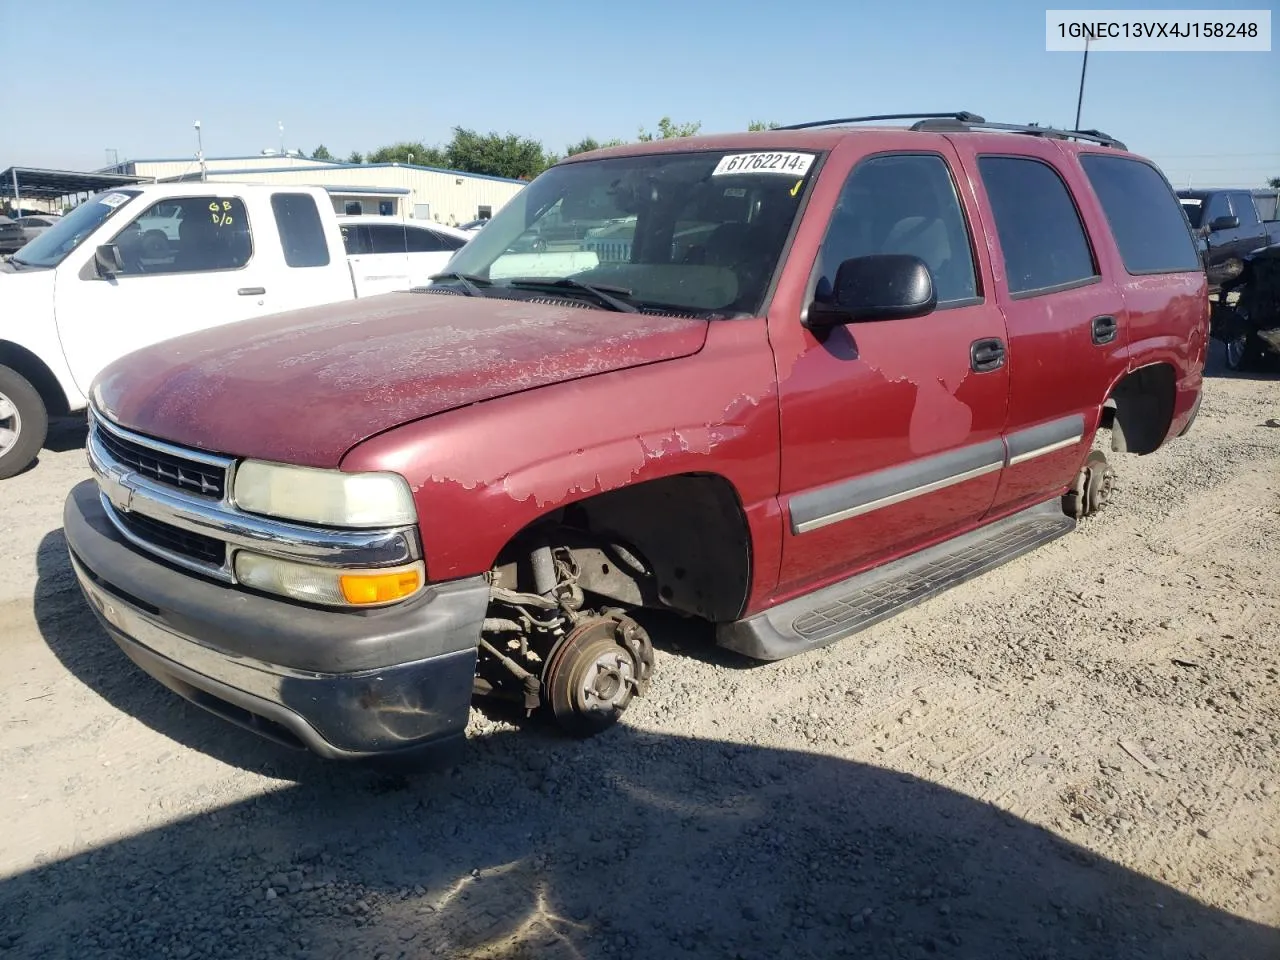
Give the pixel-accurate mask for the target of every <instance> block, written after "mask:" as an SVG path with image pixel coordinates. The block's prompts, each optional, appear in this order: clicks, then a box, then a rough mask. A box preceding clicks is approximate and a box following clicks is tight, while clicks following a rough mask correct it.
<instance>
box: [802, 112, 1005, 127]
mask: <svg viewBox="0 0 1280 960" xmlns="http://www.w3.org/2000/svg"><path fill="white" fill-rule="evenodd" d="M933 119H938V120H943V119H945V120H952V121H955V122H957V123H985V122H986V121H985V120H983V119H982V117H980V116H978V115H977V114H976V113H970V112H969V111H968V110H958V111H955V112H953V113H882V114H879V115H878V116H873V117H842V118H841V119H838V120H811V121H809V122H808V123H789V124H787V125H786V126H782V127H778V129H779V130H808V129H809V128H811V127H833V126H835V125H837V124H841V123H870V122H872V121H875V120H933Z"/></svg>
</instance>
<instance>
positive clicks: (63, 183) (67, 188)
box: [0, 167, 154, 200]
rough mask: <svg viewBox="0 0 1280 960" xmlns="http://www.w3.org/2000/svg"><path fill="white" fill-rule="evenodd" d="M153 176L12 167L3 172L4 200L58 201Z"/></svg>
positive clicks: (0, 194) (0, 192)
mask: <svg viewBox="0 0 1280 960" xmlns="http://www.w3.org/2000/svg"><path fill="white" fill-rule="evenodd" d="M152 179H154V178H152V177H131V176H128V175H126V174H123V173H78V172H76V171H74V170H40V169H36V168H33V167H10V168H9V169H8V170H6V171H4V172H3V173H0V197H12V196H13V194H14V190H13V188H14V184H15V181H16V183H17V188H18V195H19V196H20V197H21V198H22V199H25V200H57V199H58V198H60V197H65V196H69V195H70V194H73V193H97V192H98V191H99V190H108V189H110V188H111V187H123V186H127V185H128V184H131V183H149V182H150V181H151V180H152Z"/></svg>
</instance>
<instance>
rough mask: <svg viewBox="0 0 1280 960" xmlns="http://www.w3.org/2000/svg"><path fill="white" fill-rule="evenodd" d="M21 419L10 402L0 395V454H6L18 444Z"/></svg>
mask: <svg viewBox="0 0 1280 960" xmlns="http://www.w3.org/2000/svg"><path fill="white" fill-rule="evenodd" d="M21 432H22V417H21V416H20V415H19V413H18V408H17V406H16V405H15V404H14V402H13V401H12V400H10V399H9V398H8V397H6V396H5V395H4V394H3V393H0V454H4V453H7V452H8V451H9V450H10V449H11V448H12V447H13V445H14V444H15V443H17V442H18V434H19V433H21Z"/></svg>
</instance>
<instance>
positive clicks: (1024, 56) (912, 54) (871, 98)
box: [0, 0, 1280, 186]
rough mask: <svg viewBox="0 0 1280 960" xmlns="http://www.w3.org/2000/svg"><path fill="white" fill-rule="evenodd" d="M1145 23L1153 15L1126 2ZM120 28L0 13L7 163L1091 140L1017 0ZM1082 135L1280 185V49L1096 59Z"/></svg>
mask: <svg viewBox="0 0 1280 960" xmlns="http://www.w3.org/2000/svg"><path fill="white" fill-rule="evenodd" d="M1167 2H1168V0H1166V3H1167ZM1268 3H1270V0H1265V2H1263V3H1259V2H1257V0H1253V2H1249V0H1244V2H1239V0H1237V2H1234V3H1232V2H1228V3H1213V2H1210V0H1201V2H1199V3H1194V4H1181V5H1174V6H1173V7H1172V8H1182V9H1211V8H1216V9H1240V8H1241V7H1250V6H1252V7H1255V8H1265V7H1266V6H1267V5H1268ZM1052 6H1053V7H1054V8H1071V7H1072V6H1073V5H1072V4H1070V3H1064V2H1061V0H1058V2H1055V3H1053V4H1052ZM1074 6H1076V7H1081V8H1094V9H1096V8H1098V7H1100V6H1103V5H1102V4H1100V3H1096V2H1095V3H1088V2H1085V3H1078V4H1075V5H1074ZM1130 6H1140V4H1137V3H1132V4H1121V5H1120V7H1121V8H1129V7H1130ZM116 9H119V8H116ZM111 10H112V8H111V7H109V6H107V7H104V6H103V4H102V3H101V2H100V0H95V2H87V0H84V2H82V0H47V2H44V3H32V2H30V0H0V37H3V39H4V43H5V45H6V48H7V49H6V55H5V56H4V62H6V63H7V64H9V65H10V66H11V67H13V66H15V65H16V66H17V67H18V69H10V70H8V71H6V80H5V87H6V90H5V93H4V96H3V108H2V109H0V168H3V167H5V166H8V165H9V164H22V165H31V166H37V165H40V166H46V165H47V166H54V167H66V168H73V169H92V168H96V167H100V166H102V165H104V164H105V163H106V162H107V153H106V151H107V149H108V148H112V149H114V150H116V151H118V152H119V156H120V158H121V159H126V158H146V157H182V156H189V155H191V154H192V153H193V152H194V150H195V134H194V131H193V129H192V123H193V121H195V120H197V119H198V120H200V121H201V122H202V124H203V127H204V146H205V152H206V155H208V156H227V155H242V154H252V153H257V152H259V151H260V150H262V149H263V148H266V147H277V146H278V143H279V136H278V133H277V128H276V123H277V121H283V122H284V125H285V140H286V145H287V146H288V147H289V148H302V149H304V150H306V151H308V152H309V151H311V150H312V149H314V147H315V146H316V145H317V144H319V143H324V144H325V145H326V146H328V147H329V149H330V150H331V151H332V152H333V153H334V154H335V155H339V154H340V155H342V156H346V155H347V154H348V153H349V152H350V151H352V150H360V151H368V150H370V149H372V148H376V147H378V146H381V145H383V144H386V143H389V142H392V141H394V140H398V139H412V140H422V141H424V142H426V143H437V142H442V141H444V140H447V139H448V137H449V133H450V128H451V127H453V126H454V125H462V126H467V127H472V128H475V129H479V130H481V131H490V130H496V131H499V132H504V133H505V132H508V131H511V132H516V133H520V134H524V135H528V136H533V137H536V138H537V139H540V140H542V141H543V142H544V143H546V145H547V146H548V147H549V148H550V149H554V150H556V151H562V150H563V148H564V146H565V144H567V143H570V142H573V141H575V140H577V139H579V138H581V137H583V136H586V135H592V136H595V137H597V138H600V139H605V138H609V137H614V136H617V137H623V138H631V137H633V136H634V135H635V133H636V130H637V128H638V127H639V126H641V125H644V126H646V127H649V128H652V127H654V126H655V125H656V123H657V121H658V119H659V118H660V117H662V116H663V115H664V114H665V115H670V116H671V117H672V118H673V119H675V120H679V121H691V120H700V121H702V124H703V130H704V131H716V130H728V129H741V128H742V127H744V126H745V125H746V124H747V122H748V121H750V120H752V119H765V120H775V121H778V122H793V121H800V120H809V119H820V118H824V117H839V116H849V115H852V114H861V113H888V112H897V111H902V112H907V111H920V110H930V109H937V110H958V109H967V110H972V111H974V112H976V113H980V114H982V115H984V116H985V117H987V119H990V120H1004V121H1012V122H1021V123H1026V122H1033V121H1035V122H1040V123H1044V124H1048V123H1054V124H1070V123H1071V122H1072V121H1073V120H1074V117H1075V106H1076V92H1077V84H1078V81H1079V73H1080V56H1079V54H1077V53H1048V52H1046V51H1045V49H1044V29H1045V28H1044V16H1045V6H1044V5H1040V4H1034V3H1026V2H1011V0H994V2H987V3H979V2H977V0H970V2H968V3H964V2H955V0H953V2H910V0H898V2H895V3H884V4H882V3H859V2H850V0H839V2H837V0H809V2H808V3H805V4H797V5H795V6H790V5H786V4H777V3H765V2H760V0H756V3H755V5H754V7H749V6H748V4H747V3H745V2H743V0H738V2H735V3H729V2H722V0H682V2H672V0H645V2H642V3H638V4H620V3H611V2H608V0H597V2H595V3H584V2H579V0H541V2H538V3H528V2H526V3H514V2H506V0H488V2H486V0H469V2H467V3H463V2H461V0H458V2H454V3H449V4H443V3H438V2H431V0H418V2H416V3H415V2H393V0H386V2H380V0H368V2H365V3H361V4H356V3H350V2H347V3H338V2H333V0H309V2H297V0H257V2H253V3H246V2H242V0H223V2H218V3H210V4H206V5H202V6H201V7H194V6H191V7H189V6H187V5H186V4H177V3H172V2H169V3H164V4H160V3H158V2H154V0H139V2H137V3H133V4H131V5H129V7H128V12H127V14H126V15H120V16H118V17H112V16H110V13H109V12H110V11H111ZM752 10H754V11H755V12H751V11H752ZM104 14H107V16H104ZM51 41H52V42H51ZM15 50H17V51H21V53H19V54H18V55H17V56H16V57H15V56H13V55H12V53H11V52H12V51H15ZM1082 126H1084V127H1097V128H1099V129H1102V130H1105V131H1106V132H1108V133H1110V134H1112V135H1114V136H1117V137H1119V138H1120V139H1122V140H1124V141H1126V142H1127V143H1128V145H1129V146H1130V147H1131V148H1132V149H1134V150H1137V151H1138V152H1141V153H1144V154H1146V155H1148V156H1150V157H1152V158H1153V159H1155V160H1156V161H1157V162H1158V163H1160V164H1161V165H1162V166H1163V167H1164V169H1165V171H1166V173H1167V174H1168V175H1169V177H1170V179H1171V180H1173V181H1174V183H1175V185H1177V186H1183V185H1185V184H1186V182H1187V181H1188V178H1190V179H1191V181H1192V182H1193V183H1195V184H1198V185H1208V184H1209V182H1210V181H1213V182H1214V183H1216V184H1222V185H1236V184H1257V183H1260V182H1262V181H1263V180H1264V179H1265V178H1266V177H1267V176H1280V45H1278V44H1277V43H1276V38H1275V37H1274V35H1273V49H1272V51H1271V52H1269V53H1117V52H1111V53H1107V52H1096V51H1095V52H1093V53H1091V54H1090V57H1089V72H1088V78H1087V83H1086V88H1085V100H1084V113H1083V117H1082Z"/></svg>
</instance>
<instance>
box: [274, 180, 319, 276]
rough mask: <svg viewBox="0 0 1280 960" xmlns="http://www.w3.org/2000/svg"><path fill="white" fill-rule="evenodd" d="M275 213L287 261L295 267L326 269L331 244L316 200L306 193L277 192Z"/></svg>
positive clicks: (275, 194)
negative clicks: (326, 235) (321, 221)
mask: <svg viewBox="0 0 1280 960" xmlns="http://www.w3.org/2000/svg"><path fill="white" fill-rule="evenodd" d="M271 212H272V213H274V214H275V216H276V227H277V228H279V230H280V243H281V245H282V246H283V247H284V262H285V263H287V264H288V265H289V266H291V267H323V266H327V265H328V263H329V244H328V243H326V242H325V238H324V227H323V226H321V224H320V211H319V210H318V209H317V208H316V201H315V198H314V197H312V196H310V195H309V194H305V193H273V194H272V195H271Z"/></svg>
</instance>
